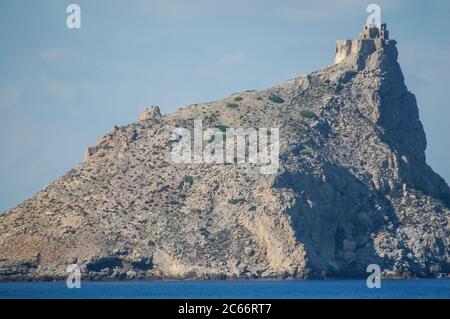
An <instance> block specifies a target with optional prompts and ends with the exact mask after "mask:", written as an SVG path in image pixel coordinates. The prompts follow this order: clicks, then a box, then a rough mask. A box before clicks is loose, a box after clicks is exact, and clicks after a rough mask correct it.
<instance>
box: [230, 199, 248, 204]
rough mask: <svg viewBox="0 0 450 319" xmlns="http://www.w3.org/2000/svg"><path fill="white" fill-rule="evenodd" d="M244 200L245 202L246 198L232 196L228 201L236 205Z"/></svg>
mask: <svg viewBox="0 0 450 319" xmlns="http://www.w3.org/2000/svg"><path fill="white" fill-rule="evenodd" d="M243 202H245V198H232V199H230V200H229V201H228V203H230V204H231V205H236V204H239V203H243Z"/></svg>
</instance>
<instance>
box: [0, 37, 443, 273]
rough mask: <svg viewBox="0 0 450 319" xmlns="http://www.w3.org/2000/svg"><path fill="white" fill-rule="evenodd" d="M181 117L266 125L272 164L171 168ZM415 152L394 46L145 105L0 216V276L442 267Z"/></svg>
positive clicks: (439, 226) (412, 105) (413, 110)
mask: <svg viewBox="0 0 450 319" xmlns="http://www.w3.org/2000/svg"><path fill="white" fill-rule="evenodd" d="M274 96H276V97H280V98H281V99H274V98H273V97H274ZM274 101H275V102H274ZM281 101H282V102H281ZM230 105H232V107H230ZM305 111H308V112H305ZM312 114H314V116H312ZM306 115H307V116H306ZM195 119H202V120H203V126H204V128H206V127H212V126H218V125H222V126H224V125H226V126H229V127H243V128H248V127H254V128H259V127H278V128H279V129H280V167H279V170H278V171H277V173H276V174H272V175H262V174H261V172H260V169H259V168H258V167H257V166H256V165H254V164H231V165H225V164H223V165H222V164H206V163H197V164H175V163H174V162H173V161H172V160H171V157H170V151H171V140H170V137H171V133H172V130H173V129H174V128H175V127H184V128H189V129H192V126H193V121H194V120H195ZM425 147H426V139H425V134H424V131H423V128H422V124H421V122H420V120H419V116H418V108H417V105H416V101H415V98H414V95H413V94H412V93H410V92H409V91H408V90H407V88H406V86H405V84H404V81H403V75H402V72H401V69H400V66H399V65H398V63H397V49H396V47H395V41H390V42H389V43H388V44H387V45H384V46H381V47H379V48H377V49H376V50H375V51H373V52H366V51H364V52H356V53H355V54H351V55H349V56H347V57H345V58H344V59H343V60H342V61H340V62H339V63H337V64H334V65H331V66H329V67H326V68H324V69H322V70H320V71H317V72H314V73H311V74H309V75H305V76H299V77H297V78H295V79H293V80H290V81H287V82H285V83H283V84H281V85H279V86H276V87H272V88H269V89H266V90H263V91H246V92H242V93H239V94H234V95H232V96H230V97H227V98H225V99H223V100H219V101H214V102H210V103H203V104H196V105H192V106H188V107H186V108H183V109H180V110H179V111H177V112H175V113H173V114H169V115H165V116H161V115H160V113H159V110H158V109H156V108H153V109H150V110H149V109H147V110H146V111H145V112H144V113H143V115H141V117H140V121H139V122H137V123H133V124H130V125H127V126H123V127H114V128H113V130H112V131H111V132H110V133H107V134H105V135H104V136H102V137H101V138H100V139H99V141H98V142H97V144H96V145H95V147H93V148H92V149H90V151H89V154H88V156H87V159H86V161H85V162H84V163H83V164H82V165H80V166H78V167H76V168H74V169H72V170H71V171H69V172H68V173H67V174H65V175H64V176H62V177H61V178H59V179H58V180H56V181H55V182H54V183H52V184H51V185H50V186H48V187H47V188H45V189H44V190H42V191H41V192H39V193H38V194H36V195H35V196H34V197H33V198H31V199H29V200H27V201H25V202H24V203H22V204H20V205H19V206H17V207H16V208H14V209H12V210H11V211H9V212H8V213H7V214H5V215H3V216H1V217H0V259H1V260H0V278H2V279H4V280H8V278H12V277H14V278H15V279H17V278H34V279H39V278H48V277H53V278H58V277H61V276H65V275H66V274H65V269H66V267H67V265H68V264H70V263H73V262H76V263H77V264H78V265H79V266H80V267H81V269H82V272H83V276H85V278H88V279H135V278H137V279H143V278H167V277H171V278H179V277H181V278H242V277H251V278H270V277H277V278H282V277H294V278H311V277H339V276H340V277H355V276H365V275H366V273H365V271H366V267H367V265H368V264H373V263H375V264H379V265H380V266H381V268H382V269H383V270H384V272H385V274H386V275H389V276H391V275H392V276H405V277H408V276H419V277H426V276H431V275H433V274H434V273H436V272H450V268H449V267H450V266H449V265H450V257H449V247H450V230H449V221H450V211H449V205H450V190H449V187H448V186H447V184H446V183H445V181H444V180H443V179H442V178H441V177H439V176H438V175H437V174H436V173H434V172H433V170H432V169H431V168H430V167H429V166H428V165H427V164H426V161H425ZM36 256H39V258H37V257H36Z"/></svg>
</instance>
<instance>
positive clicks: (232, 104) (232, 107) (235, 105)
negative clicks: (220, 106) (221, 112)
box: [227, 103, 239, 109]
mask: <svg viewBox="0 0 450 319" xmlns="http://www.w3.org/2000/svg"><path fill="white" fill-rule="evenodd" d="M227 107H229V108H230V109H237V108H238V107H239V104H237V103H228V104H227Z"/></svg>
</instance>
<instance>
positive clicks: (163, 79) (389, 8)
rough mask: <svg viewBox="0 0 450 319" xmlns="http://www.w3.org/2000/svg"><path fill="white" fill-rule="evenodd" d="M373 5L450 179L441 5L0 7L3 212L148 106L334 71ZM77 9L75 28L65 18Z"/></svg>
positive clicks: (435, 158)
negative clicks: (343, 43) (344, 44)
mask: <svg viewBox="0 0 450 319" xmlns="http://www.w3.org/2000/svg"><path fill="white" fill-rule="evenodd" d="M372 2H374V3H378V4H379V5H380V6H381V9H382V11H381V14H382V20H383V21H384V22H387V23H388V29H389V30H390V34H391V38H394V39H396V40H397V42H398V48H399V60H400V63H401V65H402V68H403V71H404V74H405V78H406V82H407V85H408V87H409V89H410V90H411V91H412V92H413V93H414V94H416V97H417V100H418V103H419V108H420V114H421V118H422V121H423V123H424V126H425V130H426V133H427V137H428V150H427V156H428V162H429V163H430V164H431V166H432V167H433V168H434V169H435V170H436V171H437V172H438V173H440V174H441V175H442V176H443V177H444V178H446V180H447V181H450V167H449V165H448V164H449V163H450V138H449V137H450V125H449V119H450V105H449V104H450V103H449V101H450V97H449V93H450V85H449V83H450V1H424V0H417V1H407V0H399V1H394V0H389V1H378V2H376V1H356V0H349V1H331V0H329V1H317V0H310V1H299V0H297V1H294V0H272V1H268V0H267V1H264V0H248V1H247V0H240V1H233V0H221V1H214V0H202V1H200V0H185V1H181V0H165V1H162V0H161V1H160V0H149V1H144V0H134V1H132V0H128V1H125V0H123V1H111V0H89V1H81V0H78V1H77V0H73V1H56V0H46V1H44V0H39V1H38V0H27V1H25V0H0V155H1V156H0V211H4V210H6V209H9V208H11V207H13V206H15V205H17V204H18V203H20V202H21V201H23V200H24V199H26V198H28V197H30V196H32V195H33V194H34V193H36V192H37V191H39V190H41V189H42V188H43V187H44V186H46V185H47V184H49V183H50V182H52V181H53V180H55V179H56V178H58V177H59V176H61V175H62V174H64V173H65V172H66V171H68V170H69V169H70V168H72V167H73V166H75V165H77V163H79V162H80V161H81V160H82V156H83V149H84V148H85V147H86V146H88V145H93V144H94V143H95V141H96V139H97V138H98V137H99V136H100V135H101V134H103V133H104V132H106V131H107V130H109V129H110V128H111V127H112V126H113V125H116V124H117V125H123V124H127V123H131V122H134V121H136V119H137V116H138V113H139V112H140V111H142V110H143V109H144V108H145V107H146V106H147V105H159V106H160V107H161V110H162V112H163V113H168V112H172V111H174V110H176V109H177V108H178V107H180V106H183V105H186V104H190V103H196V102H202V101H209V100H214V99H218V98H222V97H225V96H227V95H229V94H231V93H234V92H238V91H243V90H247V89H261V88H265V87H268V86H272V85H274V84H277V83H279V82H282V81H284V80H287V79H290V78H292V77H294V76H296V75H299V74H303V73H308V72H311V71H314V70H316V69H320V68H322V67H324V66H326V65H328V64H331V63H332V61H333V56H334V48H335V41H336V40H337V39H344V38H354V37H356V36H357V34H358V33H359V31H360V29H361V27H362V25H363V24H364V23H365V21H366V17H367V15H368V14H367V13H366V12H365V9H366V6H367V5H368V4H369V3H372ZM70 3H76V4H79V5H80V7H81V20H82V22H81V26H82V27H81V29H78V30H74V29H68V28H67V27H66V18H67V16H68V14H67V13H66V7H67V5H68V4H70Z"/></svg>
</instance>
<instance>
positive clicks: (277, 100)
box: [269, 95, 284, 104]
mask: <svg viewBox="0 0 450 319" xmlns="http://www.w3.org/2000/svg"><path fill="white" fill-rule="evenodd" d="M269 100H271V101H272V102H273V103H279V104H281V103H284V99H283V98H282V97H281V96H278V95H271V96H269Z"/></svg>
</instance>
